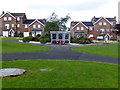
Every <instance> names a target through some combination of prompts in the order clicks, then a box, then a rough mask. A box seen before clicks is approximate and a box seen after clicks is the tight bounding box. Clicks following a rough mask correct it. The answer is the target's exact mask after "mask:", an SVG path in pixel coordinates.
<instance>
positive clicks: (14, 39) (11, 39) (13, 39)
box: [0, 38, 22, 41]
mask: <svg viewBox="0 0 120 90" xmlns="http://www.w3.org/2000/svg"><path fill="white" fill-rule="evenodd" d="M0 40H4V41H18V40H22V38H21V39H16V38H0Z"/></svg>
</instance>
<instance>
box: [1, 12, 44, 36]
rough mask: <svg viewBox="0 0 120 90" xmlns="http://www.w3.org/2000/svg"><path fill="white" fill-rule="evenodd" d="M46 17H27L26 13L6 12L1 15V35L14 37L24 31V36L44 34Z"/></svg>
mask: <svg viewBox="0 0 120 90" xmlns="http://www.w3.org/2000/svg"><path fill="white" fill-rule="evenodd" d="M45 22H46V20H45V19H27V17H26V14H25V13H10V12H4V11H3V13H2V15H1V16H0V35H2V36H6V37H14V36H16V35H17V34H19V33H23V35H24V37H26V36H30V35H33V33H34V34H35V35H37V34H43V32H44V24H45Z"/></svg>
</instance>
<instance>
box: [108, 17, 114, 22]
mask: <svg viewBox="0 0 120 90" xmlns="http://www.w3.org/2000/svg"><path fill="white" fill-rule="evenodd" d="M106 19H107V20H108V21H109V22H114V21H115V22H116V20H115V18H106Z"/></svg>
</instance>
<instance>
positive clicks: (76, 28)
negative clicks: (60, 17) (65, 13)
mask: <svg viewBox="0 0 120 90" xmlns="http://www.w3.org/2000/svg"><path fill="white" fill-rule="evenodd" d="M70 32H71V37H72V38H74V37H76V38H79V37H80V36H87V37H93V35H92V33H93V32H94V25H93V23H92V22H76V21H72V22H71V27H70Z"/></svg>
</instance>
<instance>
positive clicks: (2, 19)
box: [1, 14, 16, 31]
mask: <svg viewBox="0 0 120 90" xmlns="http://www.w3.org/2000/svg"><path fill="white" fill-rule="evenodd" d="M4 17H7V19H8V17H11V18H12V20H11V21H9V20H7V21H4ZM1 21H2V30H3V31H9V30H10V29H14V30H16V26H15V25H14V27H11V25H12V24H15V23H16V19H15V18H13V17H12V16H11V15H9V14H5V15H4V16H3V17H2V18H1ZM5 24H9V29H7V30H6V29H5Z"/></svg>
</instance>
